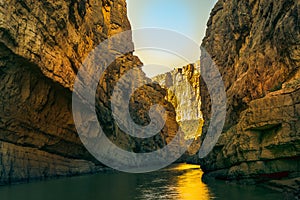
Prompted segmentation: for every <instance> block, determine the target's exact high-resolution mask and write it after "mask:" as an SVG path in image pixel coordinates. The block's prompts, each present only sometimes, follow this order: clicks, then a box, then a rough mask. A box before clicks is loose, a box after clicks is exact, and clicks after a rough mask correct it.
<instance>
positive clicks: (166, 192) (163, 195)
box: [0, 164, 283, 200]
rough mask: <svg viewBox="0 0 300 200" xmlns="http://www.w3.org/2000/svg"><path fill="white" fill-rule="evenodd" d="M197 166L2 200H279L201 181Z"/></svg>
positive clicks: (35, 190) (106, 175)
mask: <svg viewBox="0 0 300 200" xmlns="http://www.w3.org/2000/svg"><path fill="white" fill-rule="evenodd" d="M201 176H202V172H201V171H200V169H199V167H198V166H195V165H186V164H180V165H173V166H171V167H169V168H166V169H162V170H160V171H157V172H152V173H147V174H125V173H120V172H115V171H108V172H103V173H100V174H96V175H91V176H81V177H72V178H63V179H56V180H49V181H42V182H34V183H29V184H20V185H13V186H4V187H0V200H19V199H20V200H27V199H28V200H69V199H71V200H82V199H84V200H85V199H88V200H90V199H92V200H100V199H101V200H102V199H103V200H133V199H143V200H152V199H153V200H157V199H164V200H165V199H170V200H171V199H172V200H175V199H176V200H177V199H178V200H198V199H199V200H207V199H225V200H226V199H228V200H229V199H230V200H235V199H237V200H239V199H242V200H248V199H249V200H252V199H253V200H260V199H261V200H277V199H283V196H282V195H281V194H280V193H277V192H274V191H272V190H268V189H264V188H261V187H256V186H239V185H233V184H227V183H225V182H223V181H211V183H208V184H205V183H203V182H202V181H201Z"/></svg>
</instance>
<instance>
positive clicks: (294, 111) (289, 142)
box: [201, 0, 300, 180]
mask: <svg viewBox="0 0 300 200" xmlns="http://www.w3.org/2000/svg"><path fill="white" fill-rule="evenodd" d="M299 30H300V28H299V1H297V0H279V1H275V0H251V1H246V0H240V1H237V0H231V1H223V0H219V1H218V2H217V4H216V5H215V7H214V9H213V10H212V12H211V16H210V19H209V22H208V28H207V32H206V37H205V38H204V40H203V44H202V46H203V47H205V49H206V50H207V52H208V53H209V54H210V55H211V57H212V58H213V60H214V61H215V64H216V65H217V66H218V68H219V71H220V73H221V75H222V78H223V80H224V84H225V87H226V93H227V98H228V105H227V117H226V123H225V127H224V130H223V134H222V136H221V137H220V139H219V141H218V144H217V145H216V146H215V147H214V149H213V151H212V152H211V153H210V154H209V155H208V156H207V157H206V158H204V159H202V160H201V167H202V169H203V170H204V171H205V173H206V174H207V175H211V176H214V177H218V178H222V179H245V178H255V179H256V180H265V179H270V178H271V179H274V178H282V177H299V176H300V174H299V172H300V171H299V169H300V168H299V166H300V165H299V164H300V159H299V158H300V132H299V130H300V129H299V127H300V107H299V103H300V102H299V97H300V93H299V92H300V88H299V74H300V68H299V67H300V50H299V49H300V31H299ZM201 64H203V66H204V65H206V66H209V63H205V62H202V63H201ZM201 98H202V111H203V115H204V119H205V121H206V123H205V127H204V130H205V129H206V127H207V123H208V122H209V120H208V119H209V115H210V106H211V102H210V98H209V95H208V92H207V90H206V87H205V84H204V83H203V82H202V83H201ZM204 135H205V131H204Z"/></svg>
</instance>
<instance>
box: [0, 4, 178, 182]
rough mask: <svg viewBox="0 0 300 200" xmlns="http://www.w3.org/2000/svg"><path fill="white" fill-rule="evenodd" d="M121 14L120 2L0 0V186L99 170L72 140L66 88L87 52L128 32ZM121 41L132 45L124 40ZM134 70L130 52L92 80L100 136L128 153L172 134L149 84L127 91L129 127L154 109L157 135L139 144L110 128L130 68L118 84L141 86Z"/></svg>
mask: <svg viewBox="0 0 300 200" xmlns="http://www.w3.org/2000/svg"><path fill="white" fill-rule="evenodd" d="M126 12H127V11H126V2H125V0H114V1H110V0H88V1H86V0H59V1H52V0H45V1H33V0H12V1H0V82H1V83H0V184H8V183H14V182H23V181H30V180H32V179H42V178H47V177H53V176H66V175H75V174H82V173H93V172H96V171H99V170H101V169H102V168H103V165H102V164H101V163H99V162H98V161H97V160H96V159H94V157H93V156H91V155H90V154H89V152H88V151H87V150H86V149H85V148H84V147H83V145H82V143H81V141H80V139H79V137H78V135H77V131H76V129H75V125H74V121H73V115H72V90H73V84H74V80H75V77H76V73H77V72H78V70H79V68H80V65H81V63H82V62H83V61H84V59H85V58H86V56H87V55H88V54H89V52H91V51H92V50H93V49H94V48H95V47H96V46H97V45H98V44H99V43H101V42H102V41H104V40H105V39H107V38H108V37H110V36H112V35H115V34H117V33H120V32H122V31H125V30H130V24H129V21H128V19H127V14H126ZM124 42H126V43H127V44H129V46H130V48H131V47H132V45H133V44H132V41H131V37H128V38H127V39H126V41H124ZM114 51H115V50H114ZM105 64H108V63H105ZM141 66H142V63H141V62H140V60H139V59H138V58H137V57H135V56H133V55H132V52H129V53H127V54H126V55H123V56H120V57H119V58H117V59H116V60H115V61H114V62H113V63H112V64H110V66H109V67H108V69H107V71H106V72H105V75H104V76H103V77H102V78H101V79H100V82H99V83H100V84H99V87H98V88H97V96H96V97H97V101H96V110H97V111H98V119H99V121H100V124H101V126H102V128H103V130H104V132H105V134H106V135H107V136H108V137H109V138H110V139H111V140H112V141H113V142H114V143H115V144H116V145H118V146H119V147H121V148H123V149H125V150H128V151H134V152H147V151H153V150H155V149H159V148H161V147H163V146H164V145H165V144H166V143H167V142H169V141H171V139H172V138H173V135H174V134H175V133H176V131H177V129H178V124H177V123H176V115H175V111H174V108H173V106H172V105H171V103H169V102H167V101H166V100H164V95H166V91H165V90H164V89H162V88H160V86H158V85H157V84H147V85H145V86H144V87H142V88H140V89H139V90H138V91H137V92H135V93H134V95H133V97H132V99H131V101H130V113H131V116H132V118H133V120H134V121H135V122H136V123H138V124H140V125H146V124H147V123H149V119H150V118H149V115H148V110H149V108H150V106H151V105H152V104H156V103H158V104H161V105H162V106H164V108H165V110H166V111H167V119H166V124H165V126H164V128H163V129H162V131H161V132H160V133H159V134H157V135H156V136H154V137H152V138H149V139H148V140H147V141H146V142H145V141H144V143H143V141H141V140H138V139H136V138H132V137H129V136H128V135H127V134H126V133H123V132H122V131H121V130H120V129H119V128H118V126H117V125H116V123H115V121H114V119H113V117H112V113H111V108H110V96H111V94H112V91H113V88H114V86H115V85H116V82H117V81H118V80H119V79H120V77H121V76H122V75H123V74H125V73H126V72H127V71H128V70H130V69H133V68H135V74H134V75H133V76H134V77H132V78H133V79H131V80H127V81H125V82H123V83H122V84H123V85H125V86H126V85H127V86H128V87H131V84H132V83H131V81H132V80H134V79H142V80H146V77H145V75H144V73H143V72H142V71H141V70H140V67H141ZM82 117H84V116H82ZM83 119H84V118H83ZM87 128H88V129H90V130H92V127H87Z"/></svg>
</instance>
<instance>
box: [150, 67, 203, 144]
mask: <svg viewBox="0 0 300 200" xmlns="http://www.w3.org/2000/svg"><path fill="white" fill-rule="evenodd" d="M152 80H153V81H155V82H157V83H158V84H159V85H160V86H161V87H162V88H164V89H166V90H167V95H166V99H167V100H168V101H169V102H171V103H172V105H173V106H174V108H175V111H176V121H177V122H178V123H179V124H180V126H181V128H182V129H183V131H184V132H185V134H186V136H187V138H191V137H192V138H194V137H198V136H199V135H200V134H201V132H202V131H201V128H199V129H198V127H199V125H200V124H201V123H202V114H201V100H200V63H199V62H198V63H195V64H189V65H187V66H184V67H182V68H177V69H174V70H172V71H170V72H167V73H165V74H160V75H157V76H155V77H153V78H152ZM200 127H201V126H200Z"/></svg>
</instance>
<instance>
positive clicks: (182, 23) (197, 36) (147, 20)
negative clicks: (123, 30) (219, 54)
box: [126, 0, 217, 77]
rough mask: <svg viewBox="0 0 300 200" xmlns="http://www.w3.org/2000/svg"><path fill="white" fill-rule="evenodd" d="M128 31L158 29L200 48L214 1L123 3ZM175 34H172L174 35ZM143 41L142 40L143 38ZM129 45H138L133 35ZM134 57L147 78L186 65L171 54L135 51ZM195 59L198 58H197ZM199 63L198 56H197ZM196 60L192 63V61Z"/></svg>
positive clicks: (183, 0) (189, 0)
mask: <svg viewBox="0 0 300 200" xmlns="http://www.w3.org/2000/svg"><path fill="white" fill-rule="evenodd" d="M126 1H127V12H128V18H129V20H130V23H131V26H132V30H136V29H142V28H161V29H168V30H172V31H174V32H176V34H180V35H183V36H185V37H188V38H190V40H191V41H194V42H195V43H197V44H198V45H199V47H200V44H201V41H202V39H203V37H204V35H205V30H206V23H207V21H208V18H209V14H210V11H211V9H212V8H213V6H214V5H215V3H216V1H217V0H126ZM174 34H175V33H174ZM144 39H145V40H146V39H147V38H146V37H145V38H144ZM133 42H134V43H135V44H137V43H138V41H137V37H135V34H134V32H133ZM174 43H176V41H174ZM134 54H135V55H137V56H139V58H140V59H141V61H142V62H143V63H144V65H145V66H144V67H143V70H144V71H145V72H146V74H147V75H148V76H149V77H153V76H154V75H157V74H161V73H165V72H167V71H170V70H171V69H173V68H177V67H182V66H185V65H187V64H189V62H191V61H188V60H186V59H183V58H182V57H180V55H175V54H174V53H170V52H166V51H160V50H158V49H140V50H139V48H137V49H136V51H135V53H134ZM197 58H198V57H197ZM199 59H200V55H199ZM196 60H197V59H195V61H196Z"/></svg>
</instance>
